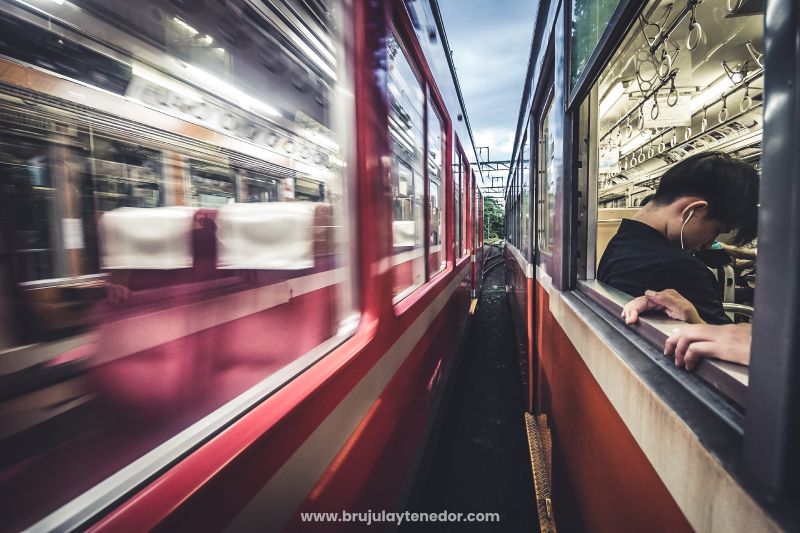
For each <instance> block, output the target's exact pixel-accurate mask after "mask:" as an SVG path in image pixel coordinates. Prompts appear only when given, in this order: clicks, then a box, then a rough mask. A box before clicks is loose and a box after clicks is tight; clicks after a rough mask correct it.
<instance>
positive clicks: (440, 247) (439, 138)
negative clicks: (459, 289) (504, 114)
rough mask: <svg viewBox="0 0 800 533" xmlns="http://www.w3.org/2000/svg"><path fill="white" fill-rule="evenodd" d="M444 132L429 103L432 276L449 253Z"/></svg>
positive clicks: (429, 223)
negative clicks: (446, 247)
mask: <svg viewBox="0 0 800 533" xmlns="http://www.w3.org/2000/svg"><path fill="white" fill-rule="evenodd" d="M444 142H445V139H444V130H443V128H442V119H441V118H439V114H438V113H437V112H436V110H435V109H434V108H433V106H432V105H431V104H430V102H429V103H428V225H429V231H428V233H429V240H428V246H429V252H428V253H429V256H428V261H429V263H428V269H429V271H430V273H431V275H433V274H435V273H437V272H439V271H441V270H443V269H444V267H445V263H446V260H447V254H445V251H444V244H443V243H444V241H445V238H444V236H445V233H444V228H445V220H446V218H445V217H446V213H445V204H446V202H445V198H446V196H445V194H446V192H447V191H446V190H445V186H444V183H445V182H444V153H445V144H444Z"/></svg>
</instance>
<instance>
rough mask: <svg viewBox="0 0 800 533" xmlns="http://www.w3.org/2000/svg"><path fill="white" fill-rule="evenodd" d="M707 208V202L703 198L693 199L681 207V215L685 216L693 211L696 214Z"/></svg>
mask: <svg viewBox="0 0 800 533" xmlns="http://www.w3.org/2000/svg"><path fill="white" fill-rule="evenodd" d="M707 210H708V202H707V201H705V200H700V199H698V200H695V201H693V202H690V203H689V204H687V205H686V207H684V208H683V215H684V216H686V214H687V213H689V212H694V213H695V214H696V215H698V214H701V213H704V212H706V211H707Z"/></svg>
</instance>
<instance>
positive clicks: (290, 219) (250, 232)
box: [217, 202, 319, 270]
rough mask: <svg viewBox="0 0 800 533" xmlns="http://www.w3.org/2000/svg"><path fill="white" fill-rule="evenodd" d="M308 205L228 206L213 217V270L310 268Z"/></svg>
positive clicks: (311, 243)
mask: <svg viewBox="0 0 800 533" xmlns="http://www.w3.org/2000/svg"><path fill="white" fill-rule="evenodd" d="M317 205H319V204H315V203H312V202H266V203H253V204H229V205H226V206H223V207H221V208H220V210H219V213H218V215H217V250H218V255H217V268H221V269H247V270H299V269H303V268H311V267H313V266H314V232H313V230H314V212H315V209H316V206H317Z"/></svg>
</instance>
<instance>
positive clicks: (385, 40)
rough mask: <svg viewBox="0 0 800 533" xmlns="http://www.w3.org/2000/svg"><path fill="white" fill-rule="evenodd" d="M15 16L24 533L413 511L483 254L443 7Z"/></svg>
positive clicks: (12, 445)
mask: <svg viewBox="0 0 800 533" xmlns="http://www.w3.org/2000/svg"><path fill="white" fill-rule="evenodd" d="M0 26H2V29H3V31H2V33H3V35H4V36H7V40H4V41H3V42H2V43H0V47H1V48H2V51H1V52H0V53H1V54H2V57H1V58H0V122H2V124H3V131H2V133H0V156H1V157H2V160H1V161H0V165H1V166H2V172H3V173H2V176H0V180H2V190H1V191H0V198H1V199H2V203H3V205H2V214H0V230H2V233H0V246H2V248H3V250H2V251H3V254H2V258H3V259H2V260H3V263H2V270H0V283H1V285H0V290H2V307H0V314H1V315H2V317H3V324H2V326H0V342H1V343H2V344H0V373H2V376H0V380H2V381H1V383H2V396H0V404H2V407H3V409H2V411H3V413H2V415H0V449H2V450H3V454H2V455H3V459H2V464H0V472H2V475H0V500H1V501H2V502H3V503H2V504H0V508H2V510H3V512H2V515H3V516H4V521H3V524H2V525H0V529H3V530H5V529H6V528H8V529H9V530H12V529H21V528H25V527H29V526H33V527H34V528H38V529H42V530H44V529H47V530H51V529H58V530H72V529H85V528H89V529H92V530H101V529H104V530H105V529H127V530H133V529H135V530H144V529H148V530H149V529H155V528H162V529H163V528H166V529H200V530H208V529H223V528H232V529H258V530H280V529H283V528H286V527H290V528H298V527H302V526H303V522H302V518H301V513H302V512H307V511H309V512H314V511H334V512H336V511H341V510H343V509H347V510H353V511H366V510H368V509H387V510H400V509H401V508H402V506H403V504H404V499H405V497H406V495H407V492H408V491H409V490H410V487H411V483H412V481H413V478H414V475H415V473H416V469H417V467H418V465H419V462H420V459H421V454H422V451H423V449H424V445H425V442H426V439H427V437H428V434H429V433H430V431H431V425H432V424H433V420H434V415H435V413H436V411H437V408H438V406H439V404H440V403H441V401H442V397H443V395H444V394H445V390H446V387H447V383H448V382H449V376H450V374H451V370H452V368H453V366H454V362H455V357H456V356H457V348H458V346H459V343H460V342H459V341H460V339H462V338H463V336H464V333H465V331H466V328H467V326H468V324H469V320H468V317H469V307H470V302H471V300H472V298H473V296H474V291H475V290H476V289H479V287H480V274H481V265H482V263H481V261H482V255H481V253H480V249H479V247H480V245H481V244H482V238H481V237H480V232H479V228H480V220H481V218H480V217H481V216H482V213H481V206H480V205H481V201H480V192H479V190H478V188H477V183H478V181H479V180H478V179H477V176H476V175H475V173H476V172H478V173H479V172H480V170H479V169H478V170H475V171H474V172H473V170H472V168H478V167H477V165H475V163H476V162H477V155H476V151H475V149H474V146H473V142H472V135H471V131H470V128H469V122H468V119H467V115H466V111H465V108H464V105H463V100H462V98H461V94H460V89H459V87H458V81H457V79H456V77H455V70H454V68H453V65H452V63H451V58H450V55H449V53H448V48H447V41H446V36H445V33H444V28H443V25H442V21H441V16H440V14H439V11H438V6H437V5H436V2H429V3H428V2H425V3H422V2H416V3H405V2H402V1H399V0H396V1H395V0H386V1H379V0H374V1H370V2H351V1H349V0H341V1H338V0H337V1H334V2H330V3H327V4H326V7H325V8H324V9H323V8H322V6H321V4H319V3H315V2H303V1H297V2H251V1H249V0H236V1H229V2H212V1H208V2H194V3H192V6H191V9H189V7H188V5H184V4H182V3H179V2H162V1H158V0H148V1H146V2H144V3H142V2H139V3H137V4H136V5H135V6H134V5H132V4H130V3H125V2H122V1H117V0H113V1H111V2H97V1H94V0H72V1H64V2H50V1H44V0H32V1H31V2H26V3H19V2H14V1H10V0H3V1H2V2H0ZM34 494H35V497H33V496H32V495H34Z"/></svg>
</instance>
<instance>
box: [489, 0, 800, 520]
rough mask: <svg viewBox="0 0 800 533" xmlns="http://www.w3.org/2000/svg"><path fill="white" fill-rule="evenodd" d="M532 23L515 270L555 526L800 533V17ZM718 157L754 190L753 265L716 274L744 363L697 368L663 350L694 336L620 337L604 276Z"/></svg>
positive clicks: (639, 7)
mask: <svg viewBox="0 0 800 533" xmlns="http://www.w3.org/2000/svg"><path fill="white" fill-rule="evenodd" d="M533 27H534V38H533V45H532V48H531V52H530V60H529V66H528V74H527V80H526V86H525V91H524V93H523V95H522V103H521V110H520V115H519V117H518V121H517V133H516V141H515V147H514V156H513V164H512V166H511V169H512V170H511V172H510V174H509V176H508V182H507V188H506V198H505V201H506V217H507V218H506V230H507V233H508V245H507V247H506V262H505V265H506V283H507V287H508V290H509V291H510V300H511V307H512V311H513V315H514V320H515V326H516V331H517V337H518V339H519V340H520V347H521V350H520V357H521V360H522V363H521V364H522V365H523V366H524V367H525V368H527V369H528V371H527V372H526V373H527V376H528V377H527V387H526V389H527V391H528V409H529V410H530V411H531V413H532V414H535V415H537V416H539V417H540V418H539V420H540V421H543V420H544V418H542V417H543V416H544V417H546V420H547V424H548V426H549V430H550V432H549V433H550V434H551V435H552V450H553V457H552V502H551V503H552V509H553V510H554V513H555V518H556V522H557V523H558V526H559V528H563V529H567V530H570V531H573V530H574V531H577V530H586V531H689V530H697V531H776V530H796V529H797V528H798V520H797V513H796V509H797V501H798V492H797V465H798V458H797V454H796V453H794V451H793V450H796V444H797V442H798V440H797V439H798V431H800V409H799V408H798V404H797V402H796V401H795V398H796V395H797V392H796V391H797V387H798V386H800V374H799V373H798V366H797V355H798V353H797V349H798V328H797V324H798V309H800V305H799V304H800V301H799V300H798V294H800V292H798V279H800V278H798V270H800V263H799V262H798V257H800V256H798V243H800V238H798V237H799V236H800V224H798V216H797V209H798V205H800V203H798V198H800V196H798V193H799V192H800V188H799V187H798V168H799V167H798V165H797V162H798V158H797V146H798V137H797V124H798V117H800V113H798V109H799V108H798V102H799V101H800V98H798V92H797V81H798V79H800V78H799V77H798V65H800V63H798V58H799V57H800V56H798V48H797V43H798V42H799V41H798V36H800V11H798V3H797V2H796V1H794V0H768V1H766V2H751V1H747V0H745V1H730V2H727V1H725V0H705V1H702V2H697V1H694V0H688V1H676V2H671V1H661V0H647V1H633V0H631V1H627V0H620V1H618V0H599V1H595V0H571V1H568V2H557V1H552V2H540V4H539V7H538V11H537V15H536V17H535V21H534V23H533ZM711 150H713V151H722V152H725V153H726V154H729V155H730V156H731V157H733V158H736V159H738V160H740V161H743V162H745V163H747V164H750V165H752V166H753V167H754V168H755V169H756V170H757V171H758V173H759V174H760V176H761V179H760V196H759V200H760V205H759V224H758V238H757V241H754V242H753V243H750V246H751V247H755V246H756V245H757V247H758V256H757V257H758V259H757V261H756V262H755V266H754V265H753V264H749V265H748V264H746V263H742V262H734V263H733V264H732V265H730V266H729V268H730V274H731V275H729V274H727V273H726V272H727V271H726V270H725V269H724V268H723V269H720V268H719V267H714V268H713V269H712V270H713V271H714V273H715V275H717V281H718V283H719V289H720V291H719V292H720V294H719V299H720V302H723V304H724V309H725V310H726V311H727V312H729V313H730V316H731V319H732V320H736V321H737V322H749V321H750V320H751V319H752V344H751V345H750V343H748V348H749V349H750V365H749V366H743V365H739V364H734V363H731V362H726V361H723V360H717V359H710V358H709V359H704V360H703V361H702V362H701V363H700V364H699V366H698V367H697V368H696V369H695V371H694V372H687V371H686V370H684V369H683V368H676V366H675V361H674V360H673V359H672V358H668V357H665V356H664V345H665V339H666V338H667V336H668V335H669V334H670V332H671V331H673V330H674V329H675V328H680V327H684V326H685V324H682V323H680V322H677V321H672V320H668V319H666V317H664V316H659V315H657V314H656V315H648V316H647V317H645V318H643V319H641V320H640V321H639V322H638V323H637V324H635V325H630V326H629V325H626V324H625V323H624V322H623V321H622V319H621V318H620V314H621V311H622V306H623V305H625V304H626V303H627V302H629V301H630V300H631V299H632V297H633V296H638V295H636V294H633V295H629V294H625V293H623V292H621V291H619V290H615V289H614V288H613V287H610V286H608V285H606V284H604V283H603V282H601V281H600V280H598V279H596V278H597V272H598V262H599V261H600V258H601V257H602V255H603V252H604V250H605V249H606V245H607V244H608V241H609V239H610V238H611V237H612V236H613V235H614V234H615V232H616V231H617V229H618V228H619V226H620V224H621V223H622V221H623V219H628V218H631V217H634V216H636V215H637V213H638V212H639V210H640V209H641V208H642V206H643V205H645V204H644V203H643V201H644V200H645V199H647V198H648V196H651V195H652V194H653V193H654V192H655V191H656V189H657V187H658V184H659V181H660V179H661V177H662V176H663V175H664V173H665V172H666V171H667V170H668V169H670V168H672V167H673V166H674V165H675V164H677V163H678V162H679V161H682V160H684V159H685V158H687V157H689V156H690V155H692V154H698V153H703V152H708V151H711ZM690 216H691V215H690ZM686 220H687V221H688V218H687V219H686ZM656 231H659V230H658V229H656ZM718 238H719V240H720V241H724V240H725V237H724V236H719V237H718ZM676 245H677V244H676ZM681 247H682V244H681ZM751 254H752V255H753V256H754V255H755V252H754V251H751ZM754 268H755V270H753V269H754ZM734 272H735V273H736V275H735V276H733V275H732V274H733V273H734ZM734 289H735V290H734ZM753 294H754V296H753ZM717 331H718V332H719V330H717ZM717 335H718V336H717ZM717 335H715V338H717V339H718V338H721V337H722V336H723V333H721V332H719V333H718V334H717ZM729 351H730V350H726V351H725V354H727V353H728V352H729ZM725 354H723V356H724V355H725ZM545 433H547V432H545ZM790 450H792V451H790Z"/></svg>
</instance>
